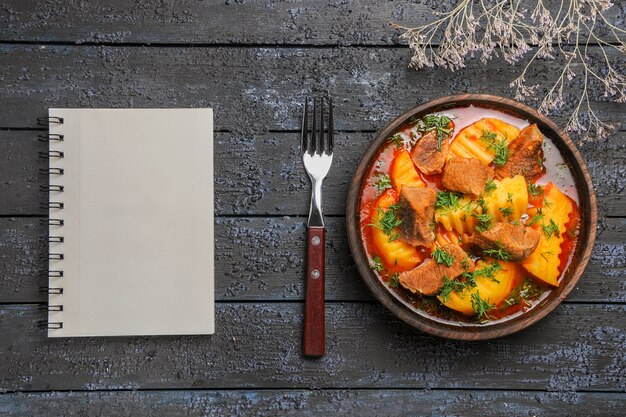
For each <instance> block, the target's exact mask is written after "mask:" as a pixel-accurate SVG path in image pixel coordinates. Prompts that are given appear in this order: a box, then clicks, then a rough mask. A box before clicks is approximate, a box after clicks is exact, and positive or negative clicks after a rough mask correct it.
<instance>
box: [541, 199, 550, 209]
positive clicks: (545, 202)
mask: <svg viewBox="0 0 626 417" xmlns="http://www.w3.org/2000/svg"><path fill="white" fill-rule="evenodd" d="M543 205H544V206H546V207H548V208H550V207H552V203H551V202H549V201H548V200H547V199H546V198H545V197H544V198H543Z"/></svg>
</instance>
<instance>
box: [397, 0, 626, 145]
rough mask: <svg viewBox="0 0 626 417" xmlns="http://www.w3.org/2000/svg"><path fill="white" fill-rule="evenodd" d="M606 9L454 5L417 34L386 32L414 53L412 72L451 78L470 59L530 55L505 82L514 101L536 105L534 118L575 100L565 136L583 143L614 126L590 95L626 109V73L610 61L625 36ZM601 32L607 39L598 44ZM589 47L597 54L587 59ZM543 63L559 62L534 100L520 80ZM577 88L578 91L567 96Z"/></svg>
mask: <svg viewBox="0 0 626 417" xmlns="http://www.w3.org/2000/svg"><path fill="white" fill-rule="evenodd" d="M612 6H613V3H612V2H611V1H610V0H569V1H566V0H560V4H559V7H558V11H557V12H555V13H554V12H551V11H550V10H548V8H546V6H545V4H544V0H537V4H536V7H535V8H534V10H533V11H532V12H531V13H528V11H527V10H524V9H523V8H522V7H521V0H460V2H459V4H458V5H457V6H456V7H454V8H453V9H451V10H450V11H448V12H444V13H436V15H437V19H435V20H434V21H432V22H430V23H427V24H425V25H423V26H421V27H417V28H409V27H405V26H401V25H397V24H393V25H392V26H393V27H394V28H395V29H398V30H401V31H402V34H401V35H400V37H401V38H402V39H406V40H407V41H408V44H409V47H410V48H411V49H412V50H413V57H412V58H411V63H410V66H411V67H413V68H415V69H420V68H424V67H443V68H448V69H450V70H452V71H455V70H458V69H461V68H463V67H464V66H465V60H466V58H467V57H472V58H473V57H476V56H479V58H480V60H481V61H482V62H483V63H486V62H488V61H489V60H491V59H492V58H494V57H496V56H499V55H501V56H502V57H503V58H504V60H506V62H509V63H511V64H514V63H517V62H519V61H520V60H521V59H522V58H523V57H524V56H526V55H528V54H529V53H531V54H530V60H529V61H528V63H527V64H526V65H525V66H524V67H523V69H522V70H521V72H520V74H519V76H518V77H517V78H516V79H515V80H513V81H512V82H511V87H513V88H514V89H515V98H516V99H517V100H523V101H536V102H537V104H538V108H539V111H540V112H542V113H544V114H551V113H554V112H557V111H560V110H564V109H565V107H567V106H566V102H567V100H566V93H567V92H568V91H577V92H580V95H579V96H578V97H577V98H575V99H574V100H573V102H574V103H575V104H574V107H573V108H572V109H567V110H570V111H571V113H570V117H569V120H568V122H567V125H566V130H568V131H570V132H576V133H578V134H579V135H580V136H581V137H585V138H587V139H588V138H590V137H594V136H595V137H599V138H606V137H607V136H609V135H610V134H611V133H613V132H614V131H615V130H616V129H617V128H618V127H619V125H618V124H617V123H609V122H605V121H602V120H601V119H600V118H599V117H598V115H597V114H596V112H595V110H594V109H593V107H592V105H591V102H592V99H591V97H590V92H591V91H593V90H594V89H595V88H596V86H599V87H600V88H601V89H602V90H603V93H604V94H603V96H602V97H603V98H604V99H606V100H610V101H615V102H620V103H626V75H625V74H624V72H623V71H624V67H625V66H624V64H623V62H622V63H619V62H615V60H611V59H610V58H609V56H610V55H609V51H610V50H611V49H614V50H616V51H617V52H618V54H619V56H620V57H623V56H626V30H624V29H622V28H619V27H617V26H615V25H613V24H612V23H610V22H609V21H608V20H607V18H606V16H605V12H606V11H607V10H608V9H610V8H611V7H612ZM600 30H603V31H604V32H605V34H606V36H607V37H605V38H601V37H600V36H599V35H598V32H599V31H600ZM436 39H441V41H440V43H439V45H435V43H434V42H435V40H436ZM607 39H608V40H607ZM590 45H594V50H595V51H597V52H599V53H596V54H594V56H591V55H590V47H589V46H590ZM596 55H598V56H599V58H598V57H597V56H596ZM546 59H549V60H558V61H559V62H562V66H561V67H560V68H559V70H558V72H557V77H556V81H555V82H554V84H553V85H552V87H551V88H550V89H548V91H547V93H545V95H544V96H543V98H542V99H539V100H537V94H538V93H539V86H538V85H529V84H528V83H527V81H526V77H527V75H528V74H529V70H530V69H531V68H533V67H534V66H535V65H536V64H537V62H538V61H539V60H546ZM618 69H619V71H618ZM620 71H622V72H620ZM576 84H579V88H574V86H575V85H576Z"/></svg>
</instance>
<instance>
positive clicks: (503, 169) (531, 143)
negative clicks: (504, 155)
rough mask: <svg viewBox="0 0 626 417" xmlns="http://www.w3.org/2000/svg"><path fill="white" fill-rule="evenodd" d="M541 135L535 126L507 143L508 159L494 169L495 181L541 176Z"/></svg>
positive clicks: (529, 178) (542, 169)
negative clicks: (518, 176)
mask: <svg viewBox="0 0 626 417" xmlns="http://www.w3.org/2000/svg"><path fill="white" fill-rule="evenodd" d="M542 144H543V135H542V134H541V131H540V130H539V128H538V127H537V125H536V124H532V125H530V126H528V127H526V128H525V129H524V130H522V131H521V132H520V134H519V136H518V137H517V138H515V139H514V140H513V141H511V143H509V159H508V161H507V162H506V163H505V164H504V165H502V166H499V167H496V170H495V174H496V178H497V179H502V178H507V177H514V176H516V175H523V176H524V177H525V178H526V179H527V180H531V179H533V178H534V177H536V176H537V175H540V174H543V172H544V166H543V150H542V148H541V146H542Z"/></svg>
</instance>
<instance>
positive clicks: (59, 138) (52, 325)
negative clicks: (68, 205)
mask: <svg viewBox="0 0 626 417" xmlns="http://www.w3.org/2000/svg"><path fill="white" fill-rule="evenodd" d="M37 124H38V125H40V126H46V127H49V126H50V125H60V124H63V118H62V117H52V116H50V117H40V118H38V119H37ZM64 140H65V137H64V135H62V134H58V133H49V132H48V133H45V134H44V133H42V134H40V135H39V141H41V142H47V143H50V144H52V143H60V142H63V141H64ZM39 157H40V158H42V159H46V160H48V161H50V163H52V161H53V160H58V159H62V158H64V157H65V154H64V152H62V151H58V150H48V151H45V152H39ZM39 173H40V174H41V175H45V176H47V177H48V178H49V179H50V180H51V179H52V178H53V177H54V176H59V175H63V174H65V170H64V169H63V168H60V167H54V166H49V167H48V168H41V169H40V170H39ZM52 182H53V181H50V182H49V183H48V184H46V185H42V186H40V187H39V190H40V191H41V192H42V193H45V194H47V195H48V202H46V203H42V204H40V207H41V208H43V209H48V210H51V209H53V210H62V209H63V208H65V204H64V203H63V202H61V201H53V197H52V196H53V194H54V193H62V192H64V191H65V187H64V186H63V185H60V184H53V183H52ZM42 224H43V225H45V226H48V227H50V226H54V227H61V226H63V225H64V224H65V221H64V220H63V219H59V218H51V217H48V218H47V219H42ZM42 240H44V241H46V242H47V243H48V244H58V243H64V242H65V237H63V236H62V235H61V234H58V233H55V235H50V233H48V234H47V236H45V239H42ZM64 258H65V256H64V254H63V253H55V252H51V251H50V252H49V253H48V256H45V257H43V259H42V261H44V262H47V264H48V265H49V266H48V268H46V269H44V270H42V271H40V273H39V276H40V277H41V278H42V279H44V278H45V279H46V280H47V283H49V280H50V279H53V280H54V281H53V282H58V281H56V280H58V279H62V278H63V270H62V269H58V268H54V267H53V266H52V265H54V262H57V261H61V260H63V259H64ZM39 291H40V292H43V293H46V294H54V295H61V294H63V287H62V286H59V285H54V286H50V285H46V286H44V287H40V288H39ZM41 308H42V309H43V310H45V311H46V312H51V311H53V312H59V311H63V305H62V304H58V303H57V304H47V305H43V306H41ZM38 325H39V327H41V328H44V329H49V330H52V329H62V328H63V322H61V321H54V322H53V321H48V320H42V321H40V322H39V323H38Z"/></svg>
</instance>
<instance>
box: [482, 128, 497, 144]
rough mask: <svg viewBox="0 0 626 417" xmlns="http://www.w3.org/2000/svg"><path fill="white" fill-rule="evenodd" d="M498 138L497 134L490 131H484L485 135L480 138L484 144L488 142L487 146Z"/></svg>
mask: <svg viewBox="0 0 626 417" xmlns="http://www.w3.org/2000/svg"><path fill="white" fill-rule="evenodd" d="M497 138H498V135H497V134H496V133H495V132H492V131H490V130H483V134H482V135H481V136H480V140H482V141H483V142H487V144H491V143H493V141H495V140H496V139H497Z"/></svg>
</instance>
